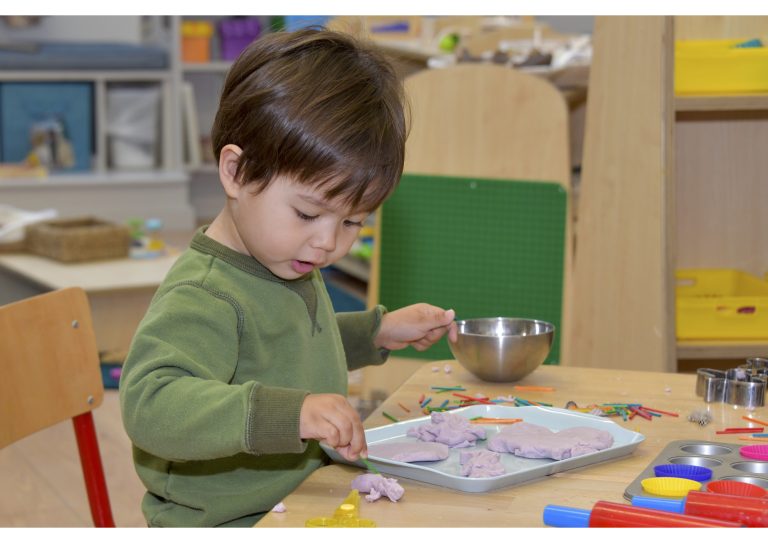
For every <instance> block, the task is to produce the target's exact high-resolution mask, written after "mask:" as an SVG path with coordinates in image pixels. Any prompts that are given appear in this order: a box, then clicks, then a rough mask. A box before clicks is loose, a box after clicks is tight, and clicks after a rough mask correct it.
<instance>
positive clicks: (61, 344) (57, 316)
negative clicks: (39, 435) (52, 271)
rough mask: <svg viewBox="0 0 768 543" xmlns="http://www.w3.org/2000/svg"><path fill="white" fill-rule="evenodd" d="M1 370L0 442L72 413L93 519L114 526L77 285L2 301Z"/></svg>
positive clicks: (88, 331)
mask: <svg viewBox="0 0 768 543" xmlns="http://www.w3.org/2000/svg"><path fill="white" fill-rule="evenodd" d="M0 374H2V378H0V448H2V447H5V446H7V445H10V444H11V443H14V442H16V441H18V440H20V439H22V438H24V437H26V436H29V435H31V434H34V433H36V432H38V431H40V430H43V429H45V428H48V427H49V426H53V425H54V424H58V423H60V422H62V421H65V420H67V419H72V420H73V424H74V427H75V434H76V437H77V442H78V448H79V454H80V459H81V464H82V467H83V473H84V476H85V481H86V489H87V491H88V498H89V502H90V505H91V513H92V516H93V519H94V524H95V525H96V526H114V521H113V520H112V512H111V508H110V505H109V497H108V494H107V489H106V484H105V479H104V472H103V468H102V465H101V458H100V454H99V449H98V441H97V438H96V434H95V430H94V427H93V418H92V416H91V411H92V410H93V409H95V408H96V407H98V406H99V405H101V402H102V400H103V398H104V385H103V382H102V376H101V370H100V366H99V357H98V349H97V346H96V336H95V334H94V332H93V322H92V319H91V310H90V306H89V304H88V298H87V297H86V294H85V292H84V291H83V290H82V289H81V288H76V287H72V288H66V289H62V290H58V291H54V292H50V293H46V294H41V295H39V296H33V297H31V298H28V299H25V300H22V301H19V302H14V303H10V304H7V305H5V306H2V307H0Z"/></svg>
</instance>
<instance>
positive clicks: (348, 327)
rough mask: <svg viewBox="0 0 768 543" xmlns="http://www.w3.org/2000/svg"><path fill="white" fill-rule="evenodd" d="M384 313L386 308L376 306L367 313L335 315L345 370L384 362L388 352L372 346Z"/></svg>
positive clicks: (355, 312) (356, 312) (357, 312)
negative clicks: (344, 357) (342, 349)
mask: <svg viewBox="0 0 768 543" xmlns="http://www.w3.org/2000/svg"><path fill="white" fill-rule="evenodd" d="M386 312H387V308H386V307H384V306H383V305H377V306H376V307H375V308H373V309H369V310H367V311H354V312H350V313H337V314H336V322H338V324H339V331H340V332H341V341H342V342H343V344H344V352H345V353H346V355H347V369H349V370H355V369H358V368H362V367H363V366H370V365H377V364H383V363H384V362H386V360H387V356H388V355H389V351H387V350H386V349H378V348H377V347H376V346H375V345H374V344H373V340H374V339H375V338H376V335H377V334H378V333H379V328H381V319H382V317H383V316H384V314H385V313H386Z"/></svg>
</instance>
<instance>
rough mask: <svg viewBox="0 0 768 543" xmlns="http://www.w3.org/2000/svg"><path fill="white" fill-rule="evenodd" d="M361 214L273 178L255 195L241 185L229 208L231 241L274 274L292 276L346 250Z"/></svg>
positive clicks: (357, 229) (362, 218) (363, 215)
mask: <svg viewBox="0 0 768 543" xmlns="http://www.w3.org/2000/svg"><path fill="white" fill-rule="evenodd" d="M367 216H368V212H364V211H363V212H360V211H355V210H350V209H348V208H345V207H342V206H341V205H339V203H338V202H333V201H328V200H326V199H325V198H324V197H323V194H322V192H318V191H316V190H315V189H314V188H313V187H311V186H307V185H300V184H298V183H294V182H293V181H291V180H290V179H288V178H285V177H278V178H277V179H275V180H274V181H272V183H270V184H269V186H268V187H267V188H266V189H265V190H263V191H262V192H261V193H259V194H255V195H254V194H253V192H252V190H251V189H249V188H248V186H247V185H246V186H245V187H244V188H243V189H242V190H240V191H239V194H238V197H237V199H236V204H235V205H234V206H233V208H232V217H233V221H234V227H235V231H236V235H237V237H239V239H237V240H233V242H234V243H233V245H234V248H235V250H238V251H240V252H244V253H245V254H250V255H251V256H253V257H254V258H255V259H256V260H258V261H259V262H261V263H262V264H263V265H264V266H266V267H267V268H268V269H269V270H270V271H271V272H272V273H274V274H275V275H277V276H278V277H280V278H282V279H288V280H290V279H296V278H298V277H301V276H302V275H304V274H307V273H309V272H311V271H312V270H313V269H314V268H322V267H325V266H328V265H330V264H333V263H334V262H336V261H337V260H339V259H340V258H341V257H343V256H344V255H345V254H347V252H349V249H350V248H351V247H352V244H353V243H354V241H355V239H357V235H358V233H359V232H360V228H361V227H362V226H363V222H364V221H365V219H366V217H367Z"/></svg>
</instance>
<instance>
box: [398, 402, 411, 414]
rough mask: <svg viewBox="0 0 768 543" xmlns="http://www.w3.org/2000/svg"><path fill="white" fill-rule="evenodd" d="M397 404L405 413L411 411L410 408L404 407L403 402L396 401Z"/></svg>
mask: <svg viewBox="0 0 768 543" xmlns="http://www.w3.org/2000/svg"><path fill="white" fill-rule="evenodd" d="M397 405H399V406H400V407H401V408H402V409H403V411H405V412H406V413H410V412H411V410H410V409H408V408H407V407H405V406H404V405H403V404H401V403H400V402H397Z"/></svg>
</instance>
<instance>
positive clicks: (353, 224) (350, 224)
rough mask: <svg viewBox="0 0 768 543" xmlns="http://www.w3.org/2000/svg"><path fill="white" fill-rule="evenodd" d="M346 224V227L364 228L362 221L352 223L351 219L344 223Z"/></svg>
mask: <svg viewBox="0 0 768 543" xmlns="http://www.w3.org/2000/svg"><path fill="white" fill-rule="evenodd" d="M344 224H345V225H346V226H354V227H360V228H362V226H363V223H362V221H351V220H349V219H347V220H346V221H344Z"/></svg>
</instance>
